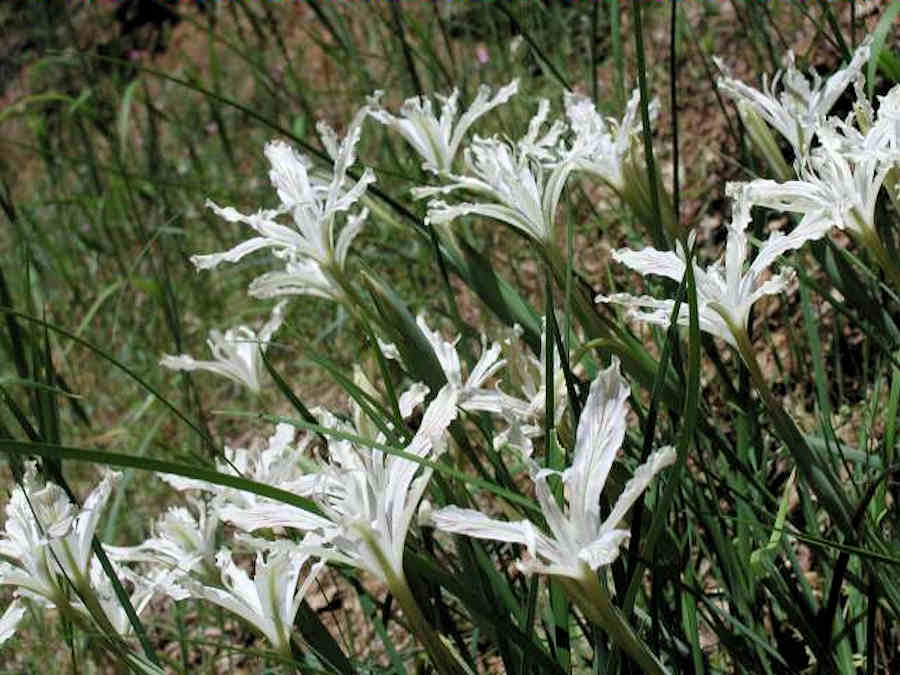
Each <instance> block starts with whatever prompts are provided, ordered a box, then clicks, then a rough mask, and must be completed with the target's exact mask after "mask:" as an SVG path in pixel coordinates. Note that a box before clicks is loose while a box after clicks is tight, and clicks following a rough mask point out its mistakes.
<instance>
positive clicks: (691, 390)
mask: <svg viewBox="0 0 900 675" xmlns="http://www.w3.org/2000/svg"><path fill="white" fill-rule="evenodd" d="M694 253H695V251H694V250H693V249H692V250H690V251H688V263H687V265H685V274H684V276H685V278H684V282H683V283H684V284H685V293H686V294H687V300H688V312H689V317H690V319H689V322H688V370H687V383H686V384H687V387H686V389H687V391H686V393H685V397H684V409H683V410H682V414H681V432H680V433H679V435H678V441H677V443H676V446H675V452H676V455H677V459H676V461H675V464H674V465H673V466H672V468H671V469H669V470H668V471H667V472H666V473H667V476H666V478H668V481H667V483H666V486H665V489H664V491H663V494H662V497H661V498H660V500H659V503H658V504H657V505H656V507H655V508H654V512H653V520H652V521H651V522H650V529H649V530H648V531H647V536H646V537H645V539H644V542H643V547H642V551H641V554H642V555H641V557H642V558H643V559H644V560H648V559H651V558H652V557H653V551H654V549H655V547H656V543H657V542H658V541H659V537H660V535H661V534H662V531H663V526H664V525H665V523H666V520H667V517H668V511H669V508H670V507H671V505H672V502H673V501H674V498H675V491H676V490H677V489H678V487H679V485H680V482H681V474H682V471H683V469H684V465H685V462H686V460H687V452H688V448H689V446H690V445H691V443H692V441H693V438H694V434H695V433H696V431H697V410H698V406H699V399H700V322H699V314H698V309H697V285H696V280H695V279H694V265H693V260H694ZM673 316H674V315H673ZM670 323H672V322H671V321H670ZM641 569H642V566H641V565H638V566H637V567H636V568H635V570H634V573H633V574H632V576H631V581H630V582H629V585H628V590H627V591H626V595H625V600H624V602H623V603H622V611H623V613H624V614H625V616H626V617H627V618H630V617H631V612H632V610H633V609H634V601H635V598H636V596H637V591H638V588H639V586H640V584H641V580H642V578H643V574H642V572H641Z"/></svg>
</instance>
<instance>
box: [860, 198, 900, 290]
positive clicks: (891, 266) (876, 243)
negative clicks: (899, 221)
mask: <svg viewBox="0 0 900 675" xmlns="http://www.w3.org/2000/svg"><path fill="white" fill-rule="evenodd" d="M851 216H852V217H853V218H854V219H855V220H856V223H857V225H858V227H859V229H858V230H857V231H856V232H855V235H856V239H857V241H858V242H859V243H860V244H862V245H863V247H865V248H866V250H868V251H869V253H871V254H872V257H873V258H875V261H876V262H877V263H878V266H879V267H880V268H881V269H882V271H883V272H884V274H885V276H887V278H888V279H889V280H890V282H891V284H892V285H893V287H894V290H895V291H900V267H898V265H897V263H896V261H895V260H894V259H893V258H892V257H891V254H890V253H889V252H888V250H887V249H886V248H885V247H884V243H883V242H882V241H881V237H879V236H878V232H876V231H875V229H874V228H872V227H871V226H869V225H868V224H867V223H866V222H865V220H863V218H862V217H861V216H860V215H859V213H857V211H856V209H853V210H852V212H851ZM851 231H852V230H851Z"/></svg>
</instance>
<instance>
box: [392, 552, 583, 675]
mask: <svg viewBox="0 0 900 675" xmlns="http://www.w3.org/2000/svg"><path fill="white" fill-rule="evenodd" d="M404 563H405V566H406V568H407V569H408V570H409V571H411V572H413V573H415V574H416V575H418V576H419V577H422V578H425V579H428V580H430V581H432V582H433V583H436V584H438V585H439V586H440V587H441V588H443V589H444V590H446V591H447V592H448V593H450V594H451V595H453V596H455V597H456V598H457V599H458V600H459V601H460V602H462V603H463V605H465V607H466V609H467V610H468V611H469V614H470V616H471V619H472V621H473V622H475V623H476V624H478V625H479V626H480V627H481V628H482V630H483V631H485V632H486V633H488V634H490V635H491V636H496V635H499V634H502V635H503V636H504V637H505V639H507V640H508V641H509V642H511V643H512V644H515V645H516V646H517V647H519V649H521V650H522V652H523V655H524V656H527V658H529V659H531V661H532V662H533V663H534V664H535V668H537V670H535V671H532V672H540V673H542V674H543V673H548V674H549V673H555V674H556V675H564V674H565V673H566V671H565V670H563V669H562V668H561V667H560V666H559V664H558V663H556V662H555V661H554V660H553V659H552V658H550V656H548V654H547V653H546V652H545V651H544V650H543V649H542V648H541V647H540V646H539V645H538V644H537V643H536V641H534V640H533V639H530V638H529V637H528V636H527V635H526V634H525V633H524V632H522V631H521V630H520V629H519V628H518V627H517V626H515V625H514V624H513V623H512V622H510V621H509V620H508V619H507V618H506V617H505V616H503V615H502V614H500V613H498V612H497V608H496V607H494V606H493V605H491V604H489V603H486V602H485V599H484V598H483V597H482V596H480V595H478V593H476V592H474V589H473V588H472V587H471V585H470V584H468V583H467V580H466V579H465V578H462V577H460V576H458V575H455V574H452V573H450V572H448V571H446V570H444V569H442V568H441V567H439V566H438V565H437V563H436V562H435V561H433V560H431V559H429V558H426V557H425V556H422V555H418V554H415V553H408V554H407V556H406V558H405V560H404Z"/></svg>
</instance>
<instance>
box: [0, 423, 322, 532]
mask: <svg viewBox="0 0 900 675" xmlns="http://www.w3.org/2000/svg"><path fill="white" fill-rule="evenodd" d="M0 449H2V450H5V451H6V452H10V453H14V454H17V455H22V456H29V455H34V456H36V457H45V458H49V459H57V460H60V461H73V462H86V463H88V464H98V465H103V466H112V467H118V468H120V469H140V470H141V471H150V472H153V473H171V474H174V475H176V476H184V477H185V478H194V479H196V480H200V481H204V482H206V483H211V484H213V485H222V486H224V487H230V488H234V489H236V490H243V491H245V492H252V493H253V494H257V495H259V496H261V497H268V498H269V499H273V500H275V501H277V502H282V503H283V504H289V505H290V506H296V507H297V508H299V509H302V510H304V511H308V512H310V513H313V514H317V515H318V514H319V513H320V512H319V507H318V506H316V504H315V503H313V502H312V501H310V500H309V499H306V498H304V497H300V496H298V495H295V494H293V493H292V492H287V491H285V490H280V489H278V488H275V487H272V486H271V485H266V484H264V483H257V482H255V481H251V480H247V479H246V478H242V477H240V476H234V475H231V474H226V473H220V472H218V471H215V470H213V469H207V468H204V467H199V466H191V465H188V464H182V463H180V462H170V461H167V460H163V459H156V458H153V457H136V456H134V455H124V454H121V453H115V452H106V451H104V450H91V449H89V448H80V447H75V446H70V445H55V444H52V443H35V442H31V441H16V440H11V439H0Z"/></svg>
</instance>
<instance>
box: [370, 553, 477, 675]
mask: <svg viewBox="0 0 900 675" xmlns="http://www.w3.org/2000/svg"><path fill="white" fill-rule="evenodd" d="M385 572H386V573H387V585H388V589H389V590H390V591H391V593H392V594H393V596H394V599H395V600H396V601H397V604H398V605H399V606H400V609H401V610H403V616H405V617H406V621H407V623H408V624H409V628H410V630H411V631H412V633H413V634H414V635H415V636H416V638H418V640H419V642H421V643H422V644H423V645H424V646H425V649H426V651H427V652H428V654H429V656H431V660H432V663H433V664H434V667H435V668H436V669H437V671H438V672H439V673H442V675H469V673H468V669H467V668H465V667H464V666H463V665H462V663H460V661H459V659H458V658H457V657H455V656H454V655H453V653H452V652H451V651H450V649H449V648H448V647H447V645H446V644H444V642H443V640H441V638H440V636H439V635H438V634H437V633H436V632H435V630H434V629H433V628H432V627H431V624H429V623H428V620H427V619H426V618H425V615H424V614H422V610H421V609H419V603H417V602H416V599H415V598H414V597H413V594H412V590H411V589H410V588H409V584H407V582H406V578H405V577H404V576H402V575H398V574H397V573H396V572H395V571H393V570H392V569H388V568H386V569H385Z"/></svg>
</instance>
